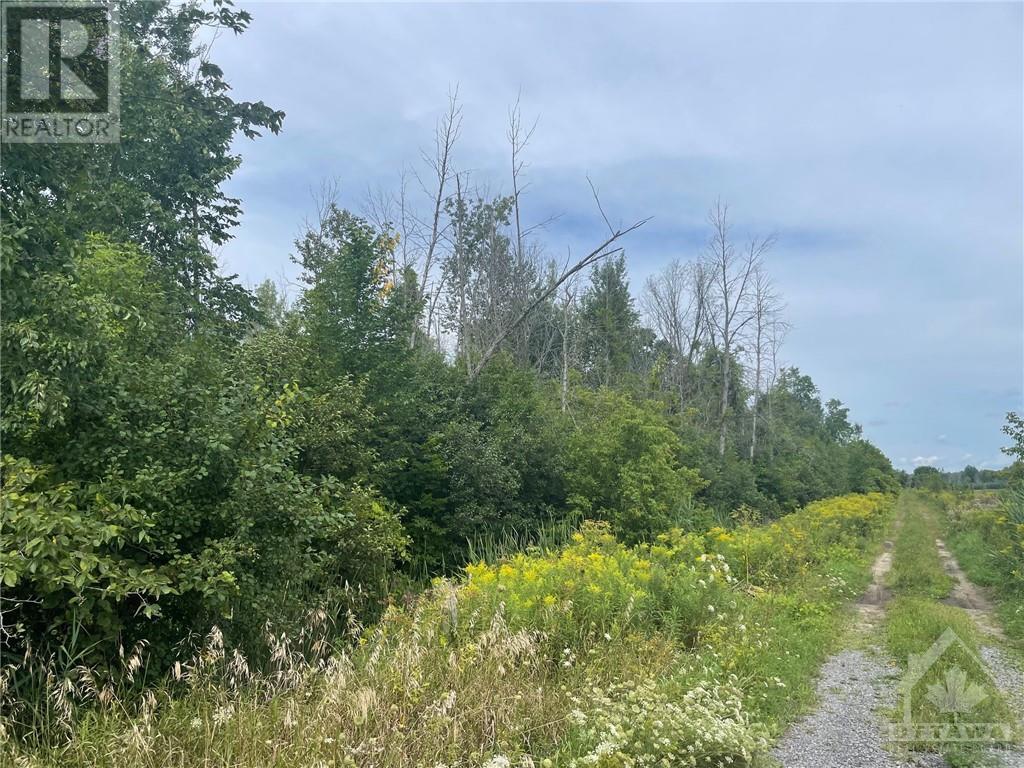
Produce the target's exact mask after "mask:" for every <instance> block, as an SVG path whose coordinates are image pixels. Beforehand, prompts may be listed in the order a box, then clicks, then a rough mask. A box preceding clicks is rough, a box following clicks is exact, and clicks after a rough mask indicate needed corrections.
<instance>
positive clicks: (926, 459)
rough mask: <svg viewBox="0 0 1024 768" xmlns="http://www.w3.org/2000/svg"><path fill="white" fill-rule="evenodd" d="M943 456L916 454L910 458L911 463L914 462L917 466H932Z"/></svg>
mask: <svg viewBox="0 0 1024 768" xmlns="http://www.w3.org/2000/svg"><path fill="white" fill-rule="evenodd" d="M941 458H942V457H941V456H915V457H914V458H912V459H911V460H910V463H911V464H913V465H914V466H915V467H924V466H929V467H931V466H935V463H936V462H938V461H939V459H941Z"/></svg>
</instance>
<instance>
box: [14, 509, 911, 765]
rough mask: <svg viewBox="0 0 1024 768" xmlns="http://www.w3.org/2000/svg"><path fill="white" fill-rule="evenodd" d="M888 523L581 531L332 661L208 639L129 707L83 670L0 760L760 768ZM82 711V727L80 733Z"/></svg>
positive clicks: (813, 521)
mask: <svg viewBox="0 0 1024 768" xmlns="http://www.w3.org/2000/svg"><path fill="white" fill-rule="evenodd" d="M892 506H893V501H892V497H891V496H885V495H881V494H869V495H853V496H845V497H841V498H837V499H830V500H827V501H822V502H817V503H814V504H812V505H809V506H808V507H806V508H804V509H802V510H800V511H799V512H797V513H794V514H791V515H788V516H785V517H783V518H782V519H780V520H778V521H776V522H775V523H774V524H772V525H770V526H765V527H761V526H750V525H740V526H738V527H736V528H735V529H733V530H732V531H729V532H726V531H723V530H722V529H720V528H713V529H711V530H709V531H707V532H705V533H693V532H691V533H687V532H685V531H682V530H678V529H675V530H672V531H669V532H667V533H665V534H663V535H661V536H659V537H658V538H657V540H656V541H654V542H653V543H651V544H640V545H637V546H634V547H629V546H627V545H625V544H622V543H621V542H619V541H618V540H617V539H616V538H615V537H614V536H613V535H612V534H611V533H610V529H609V527H608V525H607V524H604V523H594V524H588V525H586V526H584V527H583V528H582V529H581V530H580V532H578V533H577V534H575V535H574V536H573V538H572V541H571V542H570V543H569V544H568V545H567V546H566V547H565V548H563V549H554V550H552V551H550V552H547V553H541V552H538V553H535V554H528V553H519V554H515V555H511V556H508V557H505V558H502V559H500V560H499V561H497V562H494V563H485V562H478V563H474V564H471V565H470V566H469V567H468V568H467V569H466V573H465V575H464V576H463V577H460V578H458V579H455V580H448V579H438V580H437V581H435V583H434V584H433V586H432V587H431V589H430V590H429V591H428V592H427V593H425V594H424V595H423V596H422V597H421V598H420V599H418V600H417V601H415V603H414V604H413V605H412V606H410V607H409V608H407V609H400V608H397V607H392V608H391V609H390V610H389V611H388V612H387V613H386V614H385V615H384V617H383V618H382V620H381V621H380V622H379V623H378V624H377V625H375V626H374V627H370V628H367V629H363V628H362V627H360V626H358V625H355V624H350V625H349V626H348V627H346V629H345V631H346V633H347V634H348V639H349V641H350V642H347V643H345V644H343V645H342V646H341V647H338V648H333V649H332V648H331V646H330V644H329V643H327V642H326V640H327V639H328V638H329V637H330V636H331V632H330V630H329V628H328V627H327V626H325V624H324V621H325V616H324V614H323V613H321V612H314V613H313V614H312V616H311V618H310V621H309V623H308V624H307V626H306V627H305V629H304V631H303V632H302V633H301V634H300V635H298V636H295V637H286V636H285V635H283V634H281V633H279V632H278V631H276V630H270V629H269V628H268V631H267V634H266V642H267V643H268V650H269V651H270V653H269V661H268V662H267V663H266V664H265V665H262V666H257V665H256V664H254V663H253V662H251V661H250V660H247V659H246V658H245V657H244V656H243V655H242V654H241V653H239V652H238V651H237V650H232V649H229V648H227V647H226V646H225V644H224V640H223V637H222V636H221V634H220V633H219V632H217V631H214V632H213V633H212V634H211V635H210V636H209V637H208V638H207V640H206V643H205V645H204V647H203V648H202V650H201V651H200V652H199V653H198V654H197V655H196V656H195V658H193V659H192V660H191V661H190V662H189V663H186V664H183V665H181V666H175V667H174V674H172V675H171V677H170V678H169V679H168V680H167V681H165V682H162V683H160V684H159V685H157V686H155V687H153V688H151V689H150V690H149V692H148V693H147V694H146V695H145V696H143V697H141V698H132V697H126V696H124V693H123V692H122V691H118V690H115V689H114V688H112V687H108V686H109V683H108V682H107V681H105V680H103V679H101V678H99V677H97V676H95V674H94V673H93V672H92V671H87V670H81V669H80V670H78V671H77V672H76V675H75V676H73V677H71V678H63V679H62V678H59V677H54V678H51V680H50V681H49V685H50V687H51V691H50V695H49V696H48V697H47V698H46V702H47V704H46V706H49V707H50V710H49V712H48V713H47V717H48V718H50V722H48V726H49V727H47V728H39V729H37V730H35V731H34V732H33V733H32V734H31V735H30V736H29V737H28V738H27V739H26V740H22V741H20V742H8V744H7V745H6V747H7V748H8V749H10V750H11V755H12V757H13V758H14V759H15V760H23V761H24V764H25V765H41V766H42V765H61V766H99V765H108V766H119V767H121V766H123V767H125V768H130V767H131V766H154V765H155V766H170V765H205V766H218V765H224V766H227V765H231V766H249V765H252V766H255V765H276V766H291V765H311V764H323V765H331V764H333V765H355V764H361V765H409V766H412V765H439V764H445V765H456V764H458V765H466V764H474V765H488V766H507V765H556V764H557V765H593V764H596V765H609V766H610V765H649V764H659V763H661V761H663V760H664V761H668V762H669V763H670V764H673V765H693V766H711V765H720V764H722V762H723V761H725V762H730V761H731V762H733V763H736V764H749V763H751V762H755V763H756V762H760V761H762V760H763V759H764V758H765V757H766V750H767V747H768V745H769V743H770V742H769V739H770V737H771V736H772V735H774V734H777V733H778V732H779V731H780V729H781V727H782V726H783V725H784V724H785V723H786V722H788V721H789V720H791V719H792V718H793V717H794V716H795V715H796V714H797V713H798V712H799V711H800V710H801V708H802V707H804V706H806V704H807V703H808V701H809V699H810V697H811V696H812V695H813V693H812V690H813V687H812V685H811V684H812V682H813V676H814V673H815V671H816V669H817V667H818V665H819V664H820V662H821V659H822V657H823V656H824V654H825V653H826V652H827V651H828V650H829V647H830V644H831V643H832V642H833V640H834V637H835V634H836V630H837V627H838V625H839V623H840V621H841V614H840V612H839V608H840V607H841V606H842V605H843V604H844V603H845V602H846V601H847V600H848V599H849V598H850V597H851V596H852V595H853V594H855V593H857V592H859V591H860V590H861V589H862V588H863V585H864V582H865V580H866V563H867V556H868V555H869V554H870V550H872V549H873V548H874V546H875V545H876V543H877V540H878V537H879V535H880V533H881V531H882V530H884V529H885V527H886V525H887V522H888V519H889V516H890V512H891V509H892ZM780 552H785V555H784V556H782V557H780V555H779V553H780ZM783 560H784V561H785V563H786V568H784V569H780V568H779V565H780V563H781V562H782V561H783ZM35 663H38V662H35ZM124 665H125V668H126V669H127V670H128V671H130V672H131V673H135V674H138V673H139V672H140V670H141V669H144V663H143V660H142V656H141V655H129V656H128V658H127V659H126V660H125V662H124ZM76 697H82V698H83V699H86V700H89V701H92V702H93V703H94V704H95V708H94V709H92V710H89V714H87V715H85V716H80V715H77V714H76V713H75V712H74V708H75V704H76ZM5 712H9V713H11V717H12V718H19V717H20V718H22V719H24V718H26V717H27V714H26V713H25V712H24V711H21V712H19V711H18V710H12V709H6V710H5ZM5 727H6V732H7V733H8V734H10V733H11V732H12V730H14V729H15V728H16V723H15V722H13V721H12V719H8V720H7V721H6V723H5ZM60 733H63V736H60V737H57V736H55V734H60Z"/></svg>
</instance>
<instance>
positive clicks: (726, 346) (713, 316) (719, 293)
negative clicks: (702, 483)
mask: <svg viewBox="0 0 1024 768" xmlns="http://www.w3.org/2000/svg"><path fill="white" fill-rule="evenodd" d="M708 223H709V224H710V225H711V240H710V242H709V243H708V247H707V250H706V259H707V264H708V271H709V272H710V274H711V292H710V299H711V309H710V311H709V312H708V319H709V322H710V324H711V325H712V326H713V327H714V329H715V331H716V334H717V338H718V340H719V344H720V347H721V353H722V361H721V376H722V383H721V399H720V411H719V437H718V455H719V456H724V455H725V440H726V424H727V417H728V412H729V397H730V394H731V393H730V389H731V387H732V366H731V360H732V357H733V354H734V353H735V351H736V346H737V342H738V340H739V339H740V338H741V334H742V333H743V331H744V329H745V328H746V327H747V325H748V324H749V323H750V322H751V321H752V320H753V318H754V316H755V314H754V312H753V310H752V308H751V300H752V298H753V288H754V279H755V274H756V272H757V268H758V266H759V265H760V263H761V259H762V257H763V256H764V254H765V253H766V252H767V251H768V249H769V248H770V247H771V245H772V239H771V238H760V239H758V238H754V239H752V240H751V241H750V243H749V244H748V246H747V247H746V249H745V250H744V251H742V252H741V253H740V252H737V250H736V247H735V246H734V245H733V243H732V240H731V236H730V224H729V207H728V206H727V205H724V204H722V203H721V201H719V202H718V203H716V204H715V207H714V208H712V209H711V211H710V212H709V213H708Z"/></svg>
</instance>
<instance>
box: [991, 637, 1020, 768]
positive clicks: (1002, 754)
mask: <svg viewBox="0 0 1024 768" xmlns="http://www.w3.org/2000/svg"><path fill="white" fill-rule="evenodd" d="M981 659H982V661H984V662H985V666H987V667H988V671H989V674H990V675H992V681H993V682H994V683H995V684H996V687H997V688H999V690H1000V692H1002V694H1003V696H1004V698H1005V699H1006V703H1007V704H1009V705H1010V709H1012V710H1013V711H1014V713H1015V714H1016V715H1017V721H1018V722H1024V672H1021V669H1020V667H1019V666H1018V665H1017V664H1016V663H1015V662H1014V660H1013V659H1011V658H1010V657H1009V656H1007V655H1006V653H1004V652H1003V651H1002V650H1000V649H999V648H996V647H994V646H982V648H981ZM990 754H992V755H993V756H994V757H995V758H996V764H997V765H1002V766H1005V768H1024V749H1022V748H1021V747H1014V748H1012V749H1007V750H1000V751H993V752H991V753H990Z"/></svg>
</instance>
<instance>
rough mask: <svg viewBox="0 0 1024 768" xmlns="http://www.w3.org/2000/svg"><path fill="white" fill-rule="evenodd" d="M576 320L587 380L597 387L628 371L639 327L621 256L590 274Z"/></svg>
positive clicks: (624, 262)
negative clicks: (581, 336) (577, 321)
mask: <svg viewBox="0 0 1024 768" xmlns="http://www.w3.org/2000/svg"><path fill="white" fill-rule="evenodd" d="M579 318H580V328H581V332H582V334H583V338H582V340H581V341H582V345H583V350H582V354H583V365H584V371H585V373H586V375H587V377H588V378H589V380H590V381H591V382H592V383H593V384H595V385H599V386H609V385H610V384H612V383H616V382H618V381H619V380H620V379H621V377H622V376H623V375H624V374H625V373H627V372H628V371H629V370H630V368H631V364H632V361H633V352H634V350H635V349H636V346H637V341H638V340H639V328H640V326H639V315H638V314H637V312H636V309H635V308H634V306H633V297H632V296H631V295H630V293H629V279H628V278H627V277H626V260H625V258H624V257H623V256H622V255H621V254H620V255H618V256H616V257H614V258H612V259H609V260H607V261H605V262H604V263H603V264H600V265H598V266H597V267H595V268H594V270H593V271H592V272H591V274H590V286H589V287H588V288H587V290H586V292H585V293H584V294H583V297H582V299H581V301H580V316H579Z"/></svg>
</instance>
